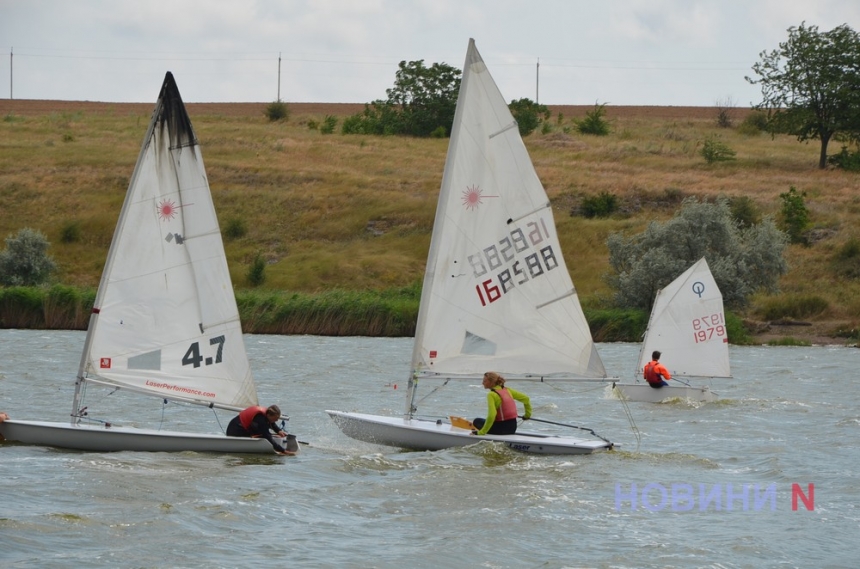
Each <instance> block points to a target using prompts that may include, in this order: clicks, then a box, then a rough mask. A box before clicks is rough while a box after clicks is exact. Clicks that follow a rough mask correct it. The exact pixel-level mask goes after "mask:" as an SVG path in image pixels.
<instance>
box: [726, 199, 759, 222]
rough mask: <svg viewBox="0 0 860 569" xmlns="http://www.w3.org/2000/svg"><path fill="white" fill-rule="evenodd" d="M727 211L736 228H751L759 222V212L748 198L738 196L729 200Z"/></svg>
mask: <svg viewBox="0 0 860 569" xmlns="http://www.w3.org/2000/svg"><path fill="white" fill-rule="evenodd" d="M729 211H731V213H732V219H733V220H734V221H735V223H736V224H737V225H738V227H741V228H744V227H752V226H753V225H755V224H757V223H759V222H760V221H761V212H759V209H758V207H757V206H756V205H755V202H754V201H753V200H752V199H751V198H750V197H749V196H738V197H734V198H731V199H730V200H729Z"/></svg>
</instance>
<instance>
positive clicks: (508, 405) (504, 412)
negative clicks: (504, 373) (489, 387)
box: [493, 387, 517, 421]
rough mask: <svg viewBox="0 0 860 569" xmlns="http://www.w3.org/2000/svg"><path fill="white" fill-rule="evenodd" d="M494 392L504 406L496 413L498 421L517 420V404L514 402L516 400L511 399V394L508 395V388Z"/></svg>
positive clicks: (500, 406)
mask: <svg viewBox="0 0 860 569" xmlns="http://www.w3.org/2000/svg"><path fill="white" fill-rule="evenodd" d="M493 392H494V393H495V394H496V395H498V396H499V397H500V398H501V400H502V404H501V405H499V410H498V411H496V420H497V421H508V420H510V419H516V418H517V402H516V401H514V398H513V397H511V394H510V393H508V390H507V388H505V387H503V388H501V389H494V390H493Z"/></svg>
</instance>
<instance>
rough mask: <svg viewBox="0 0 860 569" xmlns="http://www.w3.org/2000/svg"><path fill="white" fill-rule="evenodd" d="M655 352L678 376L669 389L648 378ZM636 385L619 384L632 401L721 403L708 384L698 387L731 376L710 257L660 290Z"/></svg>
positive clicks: (641, 353) (727, 349) (720, 297)
mask: <svg viewBox="0 0 860 569" xmlns="http://www.w3.org/2000/svg"><path fill="white" fill-rule="evenodd" d="M654 351H660V352H662V357H661V358H660V363H662V364H663V365H664V366H666V368H667V369H668V370H669V372H670V373H671V374H672V379H671V380H669V381H668V382H667V383H668V384H669V385H668V386H664V387H661V388H659V389H655V388H653V387H651V386H649V385H648V383H647V382H646V381H645V380H644V379H643V378H642V375H643V369H644V367H645V365H646V364H648V362H649V361H651V354H652V352H654ZM636 377H637V382H636V383H615V384H614V387H615V388H616V389H618V390H619V391H620V393H621V396H623V397H625V398H626V399H628V400H629V401H644V402H651V403H659V402H661V401H665V400H667V399H675V398H680V399H686V400H690V401H694V402H711V401H716V400H717V398H718V397H717V394H716V393H714V392H713V391H711V390H710V387H709V386H708V385H692V384H691V383H690V381H701V380H702V379H703V378H729V377H731V366H730V364H729V339H728V335H727V332H726V317H725V313H724V312H723V295H722V293H720V289H719V287H717V283H716V281H714V276H713V275H712V274H711V269H710V267H708V262H707V261H706V260H705V258H704V257H703V258H701V259H699V260H698V261H697V262H696V263H695V264H694V265H693V266H691V267H690V268H689V269H687V270H686V271H684V273H683V274H681V275H680V276H679V277H678V278H676V279H675V280H674V281H672V282H671V283H670V284H669V285H667V286H666V287H664V288H662V289H660V291H658V292H657V297H656V298H655V300H654V307H653V308H652V310H651V318H650V320H649V321H648V328H647V330H646V331H645V339H644V340H643V342H642V348H641V350H640V352H639V367H638V368H637V371H636Z"/></svg>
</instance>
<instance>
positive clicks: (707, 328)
mask: <svg viewBox="0 0 860 569" xmlns="http://www.w3.org/2000/svg"><path fill="white" fill-rule="evenodd" d="M692 324H693V338H694V339H695V340H696V343H697V344H700V343H702V342H707V341H708V340H710V339H711V338H713V337H714V336H716V337H718V338H725V336H726V325H725V320H724V319H723V314H722V313H721V312H717V313H716V314H711V315H709V316H703V317H701V318H693V322H692Z"/></svg>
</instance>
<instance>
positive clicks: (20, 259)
mask: <svg viewBox="0 0 860 569" xmlns="http://www.w3.org/2000/svg"><path fill="white" fill-rule="evenodd" d="M50 246H51V244H50V243H49V242H48V239H47V238H46V237H45V236H44V235H43V234H42V232H41V231H35V230H33V229H30V228H29V227H25V228H23V229H21V230H20V231H18V233H17V234H15V235H14V236H12V235H10V236H8V237H7V238H6V250H5V251H3V252H0V284H2V285H3V286H33V285H40V284H45V283H46V282H48V279H50V278H51V274H52V273H53V272H54V271H56V270H57V265H56V263H54V260H53V259H52V258H51V257H50V256H49V255H48V247H50Z"/></svg>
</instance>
